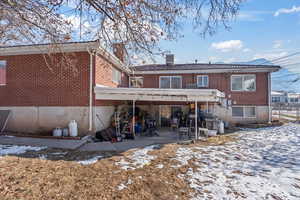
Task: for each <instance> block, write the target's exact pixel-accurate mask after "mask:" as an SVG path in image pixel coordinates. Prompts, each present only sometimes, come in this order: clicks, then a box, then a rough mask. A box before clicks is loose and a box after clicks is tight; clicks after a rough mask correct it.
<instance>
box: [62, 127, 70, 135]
mask: <svg viewBox="0 0 300 200" xmlns="http://www.w3.org/2000/svg"><path fill="white" fill-rule="evenodd" d="M62 134H63V136H64V137H67V136H69V129H68V128H64V129H63V131H62Z"/></svg>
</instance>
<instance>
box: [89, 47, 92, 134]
mask: <svg viewBox="0 0 300 200" xmlns="http://www.w3.org/2000/svg"><path fill="white" fill-rule="evenodd" d="M89 54H90V91H89V92H90V94H89V131H92V130H93V53H92V52H89Z"/></svg>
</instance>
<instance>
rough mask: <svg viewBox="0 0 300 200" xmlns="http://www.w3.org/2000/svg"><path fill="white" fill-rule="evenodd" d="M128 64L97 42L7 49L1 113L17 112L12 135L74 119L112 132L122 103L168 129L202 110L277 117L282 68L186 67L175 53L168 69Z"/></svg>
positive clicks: (238, 119) (2, 55) (242, 118)
mask: <svg viewBox="0 0 300 200" xmlns="http://www.w3.org/2000/svg"><path fill="white" fill-rule="evenodd" d="M49 49H51V53H52V54H50V56H48V54H49ZM122 61H124V49H123V47H122V45H120V44H116V45H114V54H111V53H109V52H107V51H106V50H104V49H102V48H101V47H100V45H99V43H98V42H77V43H76V42H75V43H63V44H56V45H55V48H53V45H49V44H44V45H24V46H10V47H1V48H0V70H1V71H0V109H2V110H11V111H12V115H11V117H10V119H9V121H8V124H7V130H10V131H20V132H39V131H50V130H52V129H53V128H55V127H66V126H67V124H68V122H69V121H70V120H72V119H75V120H76V121H77V123H78V125H79V130H80V133H82V134H83V133H87V132H89V131H97V130H101V129H103V128H106V127H108V126H109V124H110V123H111V117H112V116H113V113H114V112H115V110H116V106H119V107H122V106H126V105H127V106H128V105H129V106H131V105H133V108H135V107H139V109H140V110H145V111H147V112H148V113H149V114H150V115H152V116H153V117H154V118H155V119H156V120H157V121H158V122H159V124H160V125H161V126H168V124H169V122H170V118H171V117H172V115H173V114H174V113H175V112H178V111H183V112H185V113H186V112H188V110H189V109H190V108H194V107H196V106H197V107H198V108H200V109H201V110H203V111H206V112H210V113H212V114H213V115H215V116H217V117H219V118H221V119H223V120H224V121H227V122H230V123H249V122H267V121H269V120H270V119H271V115H270V112H271V109H270V103H271V90H270V88H271V80H270V73H271V72H274V71H277V70H279V69H280V67H279V66H270V65H236V64H234V65H231V64H180V65H179V64H174V62H173V61H174V57H172V56H171V57H170V56H168V57H167V64H164V65H144V66H136V67H132V68H128V67H127V66H126V65H125V64H124V63H123V62H122ZM68 65H69V66H68ZM197 107H196V108H197ZM133 112H135V109H133Z"/></svg>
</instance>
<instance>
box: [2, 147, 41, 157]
mask: <svg viewBox="0 0 300 200" xmlns="http://www.w3.org/2000/svg"><path fill="white" fill-rule="evenodd" d="M46 148H47V147H32V146H17V145H0V156H5V155H9V154H16V155H17V154H23V153H25V152H26V151H41V150H43V149H46Z"/></svg>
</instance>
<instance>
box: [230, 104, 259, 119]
mask: <svg viewBox="0 0 300 200" xmlns="http://www.w3.org/2000/svg"><path fill="white" fill-rule="evenodd" d="M232 117H240V118H255V117H256V108H255V106H234V107H232Z"/></svg>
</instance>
